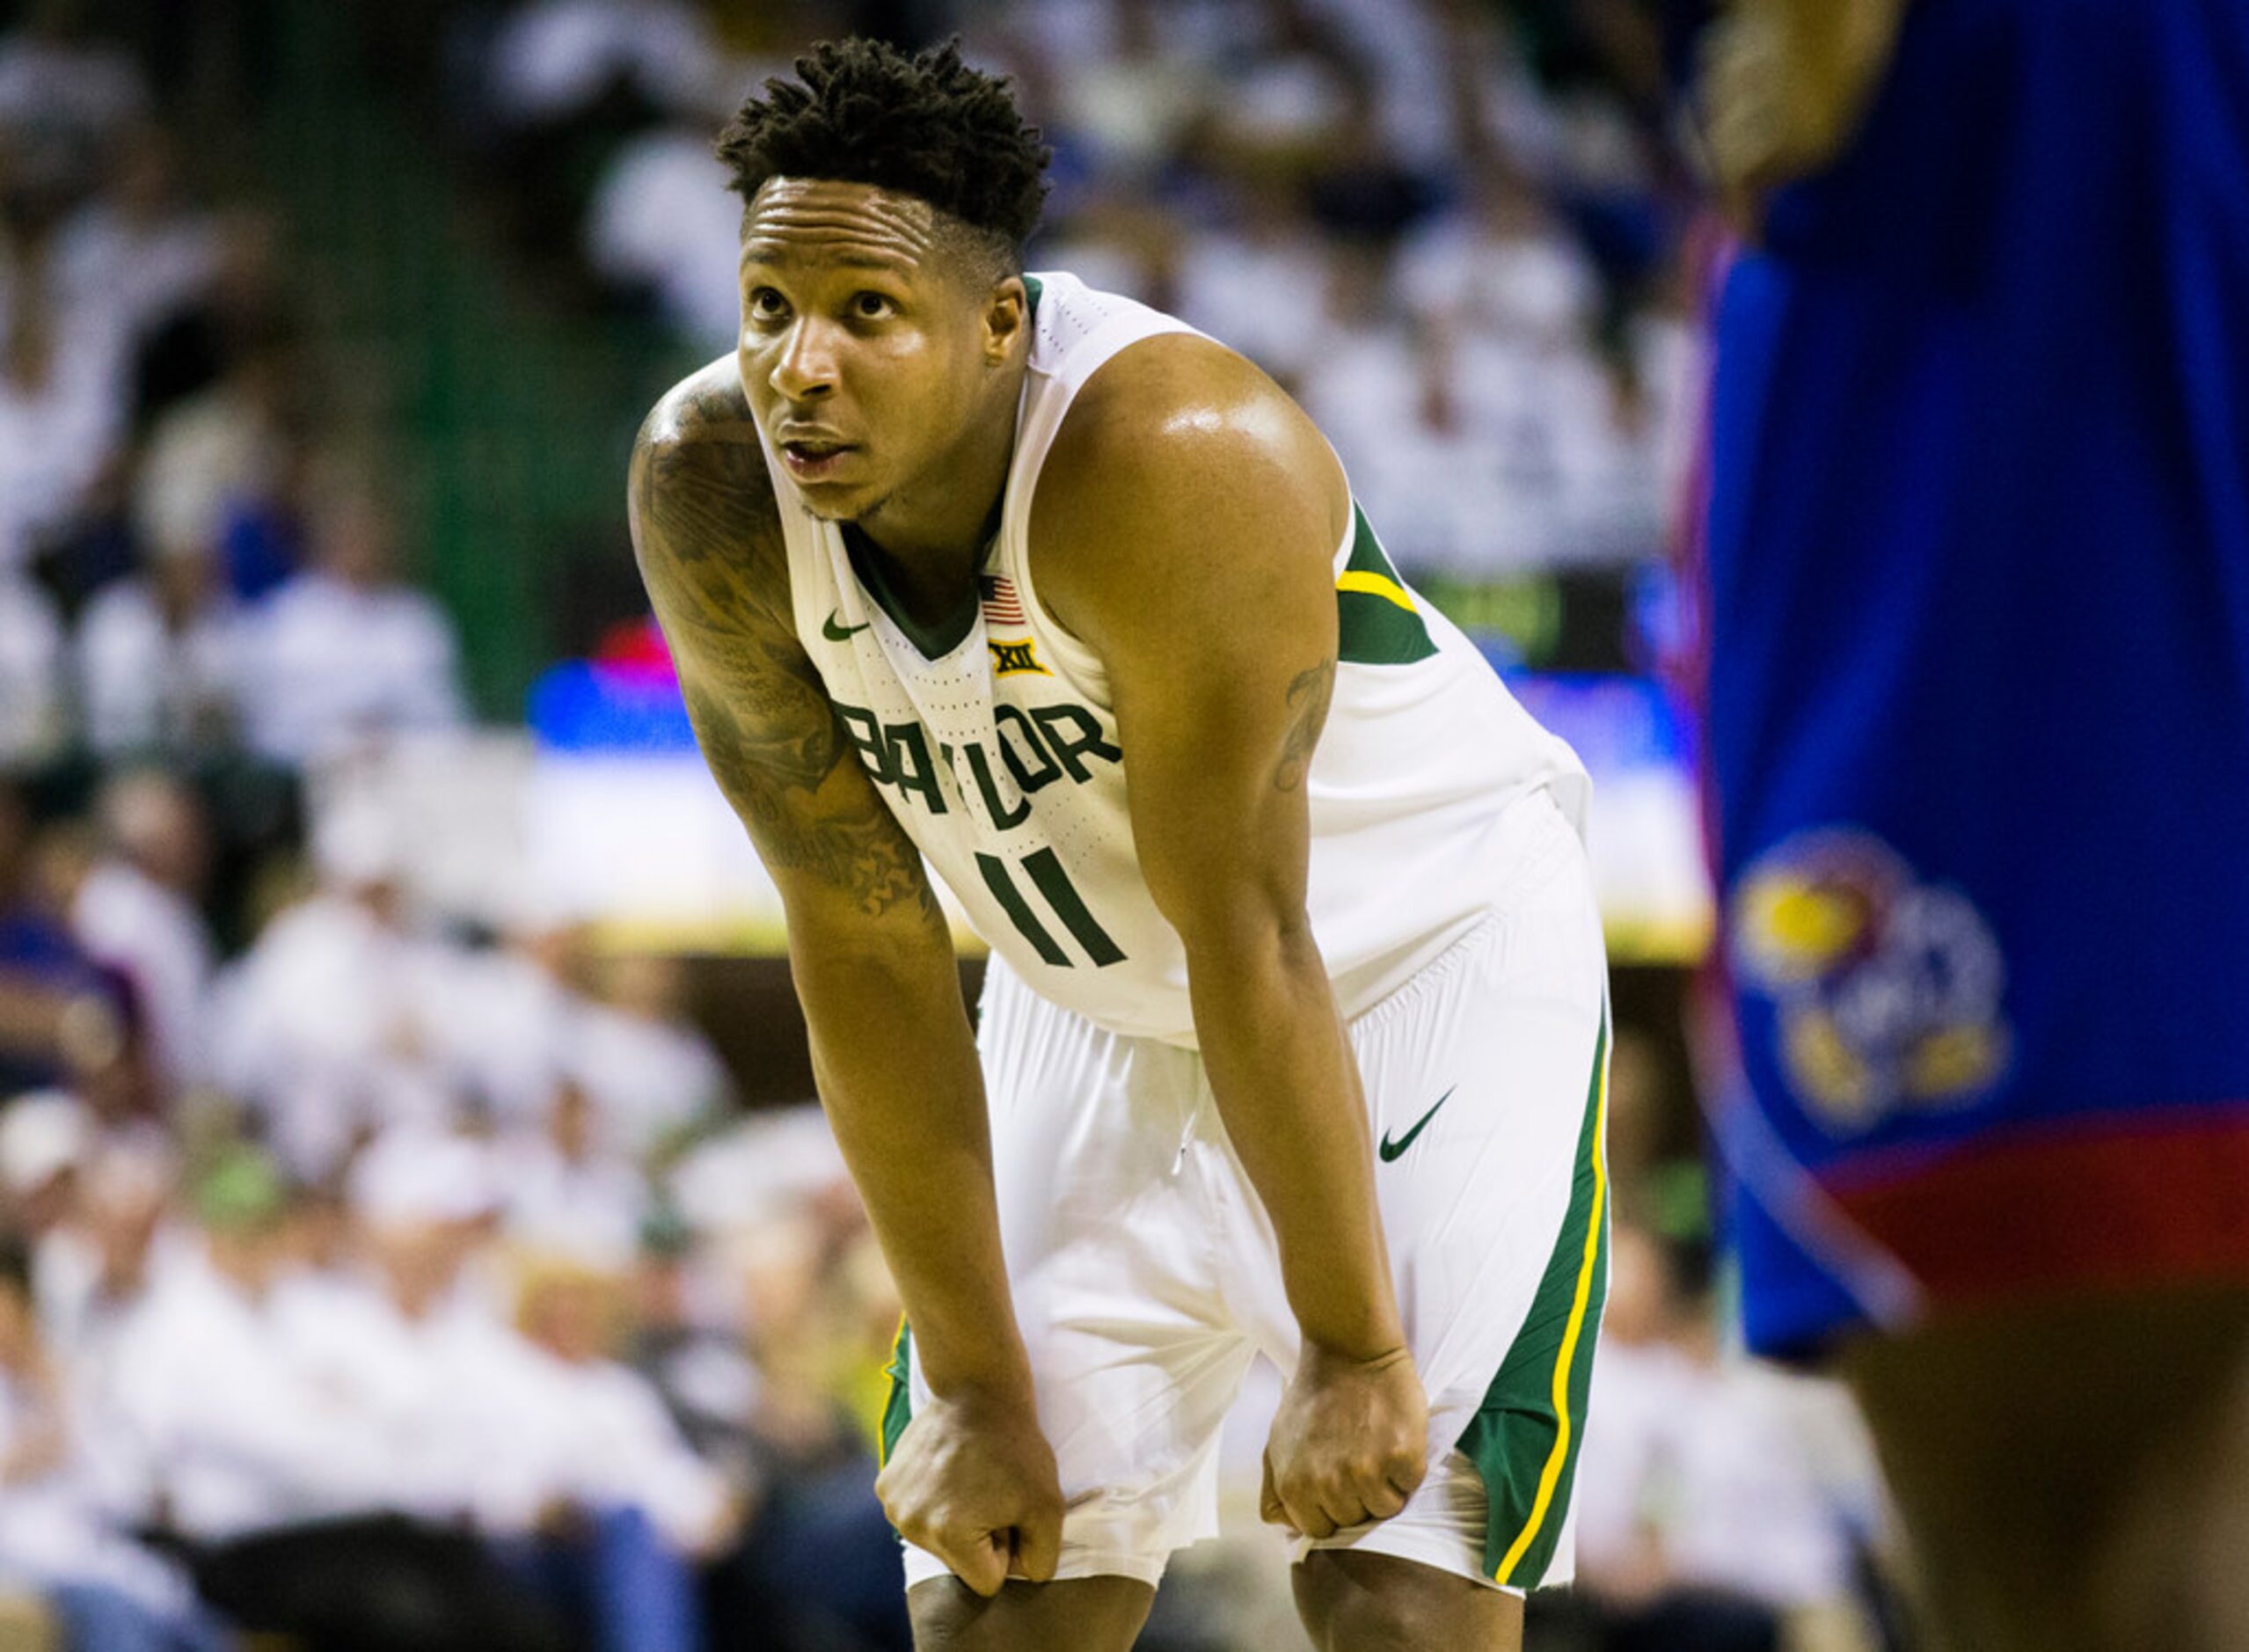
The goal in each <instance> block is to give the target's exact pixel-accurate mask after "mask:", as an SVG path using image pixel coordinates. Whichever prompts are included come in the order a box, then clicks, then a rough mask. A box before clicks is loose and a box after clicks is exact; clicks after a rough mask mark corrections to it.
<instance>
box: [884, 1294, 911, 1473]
mask: <svg viewBox="0 0 2249 1652" xmlns="http://www.w3.org/2000/svg"><path fill="white" fill-rule="evenodd" d="M913 1360H914V1327H912V1326H910V1325H909V1324H907V1323H906V1321H905V1319H904V1317H903V1316H901V1317H900V1319H899V1320H898V1338H897V1340H896V1341H894V1342H893V1343H891V1345H890V1363H889V1364H887V1365H886V1366H884V1367H883V1368H882V1374H883V1375H884V1376H886V1377H887V1378H890V1397H889V1398H888V1399H887V1400H884V1401H883V1403H882V1446H881V1449H880V1451H878V1452H876V1454H875V1463H876V1466H878V1467H880V1466H882V1465H883V1464H886V1463H887V1462H889V1461H890V1454H891V1453H892V1452H893V1451H896V1450H897V1449H898V1436H900V1435H902V1434H903V1433H905V1432H906V1425H907V1424H908V1423H909V1422H912V1421H913V1420H914V1383H913V1378H911V1377H910V1376H909V1374H908V1373H909V1371H910V1370H911V1368H912V1365H913Z"/></svg>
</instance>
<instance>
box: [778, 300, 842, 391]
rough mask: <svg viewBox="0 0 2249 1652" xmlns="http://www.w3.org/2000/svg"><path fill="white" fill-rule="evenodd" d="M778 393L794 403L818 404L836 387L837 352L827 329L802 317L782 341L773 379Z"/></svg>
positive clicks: (811, 319)
mask: <svg viewBox="0 0 2249 1652" xmlns="http://www.w3.org/2000/svg"><path fill="white" fill-rule="evenodd" d="M769 378H770V383H771V384H772V386H773V388H774V390H775V391H777V392H778V394H780V395H782V396H785V397H786V398H788V399H789V400H791V401H817V400H819V399H820V398H821V397H823V396H825V395H828V394H829V393H830V392H831V391H834V390H835V388H836V352H835V349H834V347H833V340H831V339H830V338H829V335H828V331H827V329H825V328H823V327H821V326H820V325H818V324H817V323H816V321H815V320H814V318H811V317H801V318H799V319H798V321H797V323H796V325H794V326H792V327H791V328H790V329H789V331H788V333H787V336H786V337H785V338H784V339H783V340H782V341H781V350H780V354H779V355H777V356H775V357H774V360H773V369H772V372H771V373H770V376H769Z"/></svg>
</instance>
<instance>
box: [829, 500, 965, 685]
mask: <svg viewBox="0 0 2249 1652" xmlns="http://www.w3.org/2000/svg"><path fill="white" fill-rule="evenodd" d="M874 549H875V547H874V545H873V543H872V542H871V541H870V540H869V539H868V538H867V537H866V536H865V534H863V533H861V532H860V531H859V529H858V523H844V524H843V550H844V552H845V554H846V555H848V556H849V557H850V558H851V572H852V573H853V574H857V575H858V581H859V584H860V587H861V588H863V589H865V592H866V594H867V595H868V596H872V597H873V598H874V600H875V602H876V603H877V604H878V605H879V606H880V608H881V610H882V611H883V612H884V613H886V614H887V615H889V616H890V621H891V623H892V624H893V625H896V626H897V627H898V629H899V630H901V631H902V632H905V633H906V640H907V641H909V642H910V643H912V644H913V645H914V647H916V648H919V649H920V650H921V651H922V657H923V658H924V659H925V660H942V659H944V658H945V656H946V654H951V653H952V652H953V650H954V649H955V648H957V647H960V645H961V644H962V643H964V642H966V641H968V633H969V632H971V631H974V630H975V628H976V601H977V599H976V587H975V582H974V581H971V582H970V584H969V586H968V593H967V595H966V596H963V598H962V599H961V603H960V606H959V607H958V608H956V609H954V610H953V612H951V613H950V614H947V615H946V617H945V618H943V619H940V620H938V622H937V623H936V624H935V625H923V624H922V623H921V622H920V621H919V620H917V619H916V618H914V617H913V615H912V614H911V613H909V611H908V610H907V608H906V604H905V603H904V601H903V600H902V598H901V597H900V596H898V594H897V593H896V592H895V591H894V590H893V589H891V587H890V581H889V579H888V578H887V576H886V575H885V574H883V571H882V564H881V563H880V561H879V560H878V559H876V558H875V556H874V554H873V552H874Z"/></svg>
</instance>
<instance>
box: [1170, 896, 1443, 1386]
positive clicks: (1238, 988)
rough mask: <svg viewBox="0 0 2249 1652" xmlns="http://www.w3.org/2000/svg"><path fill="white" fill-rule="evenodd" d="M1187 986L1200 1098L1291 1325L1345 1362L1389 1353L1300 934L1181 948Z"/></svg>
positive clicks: (1365, 1216) (1359, 1187)
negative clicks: (1231, 1157)
mask: <svg viewBox="0 0 2249 1652" xmlns="http://www.w3.org/2000/svg"><path fill="white" fill-rule="evenodd" d="M1187 983H1188V988H1189V991H1190V994H1191V996H1192V998H1193V1000H1194V1021H1195V1032H1196V1036H1197V1040H1198V1042H1200V1043H1201V1049H1202V1056H1203V1064H1204V1067H1205V1070H1206V1071H1207V1072H1208V1076H1209V1079H1210V1089H1211V1093H1212V1095H1213V1096H1214V1097H1216V1100H1217V1103H1218V1111H1219V1115H1220V1116H1221V1117H1222V1118H1223V1120H1224V1122H1225V1125H1226V1131H1227V1134H1228V1136H1229V1137H1231V1139H1232V1141H1233V1144H1234V1151H1235V1152H1236V1153H1237V1154H1238V1155H1239V1156H1240V1158H1241V1161H1242V1167H1243V1168H1244V1170H1245V1171H1246V1172H1247V1173H1249V1178H1250V1181H1251V1184H1252V1186H1254V1187H1255V1188H1256V1189H1257V1191H1258V1196H1259V1198H1260V1199H1261V1200H1262V1201H1263V1202H1264V1204H1265V1208H1266V1211H1267V1215H1268V1216H1269V1217H1271V1219H1272V1222H1273V1226H1274V1236H1275V1238H1276V1239H1277V1240H1278V1242H1279V1245H1280V1249H1281V1276H1282V1280H1283V1283H1285V1285H1286V1287H1287V1290H1288V1293H1289V1307H1290V1309H1291V1310H1292V1311H1293V1312H1295V1314H1296V1322H1297V1325H1298V1326H1299V1327H1301V1328H1302V1330H1303V1334H1304V1335H1305V1336H1306V1337H1307V1338H1308V1339H1310V1340H1311V1341H1315V1342H1318V1343H1320V1344H1321V1345H1322V1346H1324V1347H1325V1348H1328V1349H1333V1350H1334V1351H1337V1352H1340V1353H1346V1354H1350V1355H1353V1356H1360V1357H1367V1356H1373V1355H1376V1354H1380V1353H1386V1352H1388V1351H1390V1350H1391V1349H1395V1348H1397V1347H1398V1346H1399V1344H1400V1343H1402V1342H1403V1341H1404V1340H1405V1337H1404V1332H1403V1330H1402V1328H1401V1327H1400V1323H1399V1319H1398V1305H1397V1297H1396V1295H1395V1292H1394V1291H1393V1290H1392V1288H1391V1278H1390V1262H1389V1258H1388V1256H1387V1254H1386V1253H1385V1251H1384V1246H1383V1240H1382V1229H1381V1226H1380V1224H1379V1222H1378V1221H1377V1218H1376V1210H1375V1192H1374V1146H1373V1142H1372V1140H1371V1138H1370V1137H1369V1135H1368V1133H1367V1116H1366V1107H1365V1103H1364V1101H1363V1100H1362V1097H1361V1093H1360V1085H1359V1073H1358V1067H1357V1064H1356V1063H1355V1061H1354V1059H1353V1057H1352V1054H1351V1047H1350V1045H1349V1043H1348V1042H1347V1041H1346V1040H1345V1037H1344V1033H1343V1023H1342V1020H1341V1017H1340V1015H1339V1013H1338V1012H1337V1010H1336V1005H1335V997H1334V992H1333V988H1332V987H1331V986H1330V984H1329V982H1328V976H1327V969H1326V965H1325V962H1324V961H1322V959H1321V957H1320V955H1319V948H1318V946H1317V945H1316V944H1315V943H1314V941H1313V939H1312V937H1311V931H1310V929H1309V928H1307V927H1305V926H1304V925H1302V924H1301V923H1299V924H1294V925H1290V924H1285V923H1281V922H1278V921H1260V920H1257V919H1252V920H1249V921H1247V922H1245V923H1243V924H1241V925H1238V926H1235V927H1233V928H1232V929H1231V930H1230V931H1229V932H1222V933H1219V934H1216V935H1214V936H1207V937H1202V938H1198V939H1190V941H1189V947H1188V957H1187Z"/></svg>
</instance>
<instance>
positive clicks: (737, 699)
mask: <svg viewBox="0 0 2249 1652" xmlns="http://www.w3.org/2000/svg"><path fill="white" fill-rule="evenodd" d="M631 491H632V523H633V542H634V549H635V552H636V553H637V555H638V556H639V563H640V572H641V577H642V579H643V580H644V581H646V584H647V587H648V595H649V597H650V600H651V601H652V602H653V603H654V604H655V609H656V615H657V618H658V619H659V621H660V622H661V624H662V626H663V629H664V633H665V635H666V637H667V638H668V640H669V641H670V643H671V646H672V651H673V654H674V655H675V659H676V662H677V664H678V667H679V673H680V683H681V689H682V691H683V694H684V696H685V698H686V701H687V713H688V720H689V721H690V723H692V724H693V725H694V727H695V735H696V740H697V743H698V744H700V745H701V747H702V749H703V757H704V760H705V762H706V763H707V764H709V765H710V768H711V773H712V778H714V779H716V780H717V781H718V783H719V790H720V791H722V792H724V793H726V796H727V800H728V801H729V802H731V803H732V804H733V805H734V810H735V812H736V813H737V814H739V815H741V819H742V823H743V824H744V825H745V826H746V827H747V828H748V830H749V834H750V837H751V838H752V840H753V841H754V842H755V843H756V845H757V849H758V852H759V854H760V855H761V856H762V857H763V859H764V860H765V863H766V865H767V866H769V867H770V868H771V869H772V870H773V871H774V872H776V873H779V874H788V873H801V874H808V875H809V877H810V879H811V880H812V881H815V882H817V883H819V884H821V885H822V886H825V887H826V888H829V889H830V890H832V891H834V892H835V893H836V894H839V895H843V897H845V898H846V899H847V900H848V901H849V902H850V903H851V905H852V906H853V907H854V908H856V909H857V910H859V911H861V912H863V913H865V915H867V916H868V917H881V916H883V915H885V914H886V913H888V912H891V911H893V910H896V909H898V908H900V907H906V908H909V909H912V910H918V912H919V914H920V916H921V917H923V918H924V920H925V921H927V922H930V923H932V924H938V925H942V923H943V921H944V919H943V914H942V911H941V910H940V909H939V907H938V903H937V897H936V895H934V893H933V892H932V891H931V888H930V885H929V879H928V876H927V874H925V873H924V871H923V868H922V862H921V857H920V854H919V853H918V852H916V850H915V848H914V846H913V844H912V841H911V840H910V839H909V838H908V837H907V836H906V835H905V832H904V831H903V830H902V829H901V828H900V827H899V825H898V822H896V820H894V818H893V817H892V816H891V815H890V813H889V810H888V809H887V808H886V807H885V806H884V804H883V803H882V802H881V800H880V798H879V797H878V796H877V795H876V794H875V793H874V792H873V787H872V786H870V785H869V784H868V783H867V781H866V779H865V776H864V775H863V774H862V773H861V772H860V771H859V770H858V760H857V758H856V757H855V756H854V755H853V749H852V747H851V742H849V740H848V739H847V738H846V737H845V735H844V732H843V727H842V725H841V723H840V722H839V721H838V720H837V718H836V711H835V707H834V706H833V705H831V704H830V703H829V699H828V696H827V693H826V691H825V690H824V689H823V688H822V686H821V682H820V679H819V677H818V676H817V674H816V673H814V670H813V668H812V662H810V661H809V660H808V659H807V658H806V657H805V654H804V650H803V648H802V647H801V646H800V644H799V643H798V641H797V639H796V635H795V631H794V627H793V625H792V622H791V620H790V618H789V613H788V573H787V563H786V552H785V548H784V545H783V543H782V539H781V532H780V519H779V517H778V514H777V508H776V502H775V500H774V497H773V485H772V479H771V478H770V475H769V474H768V472H767V471H766V468H765V457H764V454H763V451H762V450H760V448H759V446H758V443H757V436H756V428H755V427H754V426H753V425H752V424H751V423H750V420H749V414H748V409H747V408H746V407H744V406H742V404H741V394H740V391H728V390H727V389H726V388H724V387H717V386H705V387H697V388H692V389H690V390H689V391H683V392H682V395H681V397H680V398H673V399H670V400H668V401H667V403H666V404H665V405H664V406H662V407H660V408H659V410H658V412H657V413H655V414H654V415H652V416H651V417H650V419H649V421H648V424H647V426H646V427H645V428H643V429H642V431H641V434H640V439H639V442H637V443H636V444H635V446H634V449H633V454H632V490H631Z"/></svg>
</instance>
